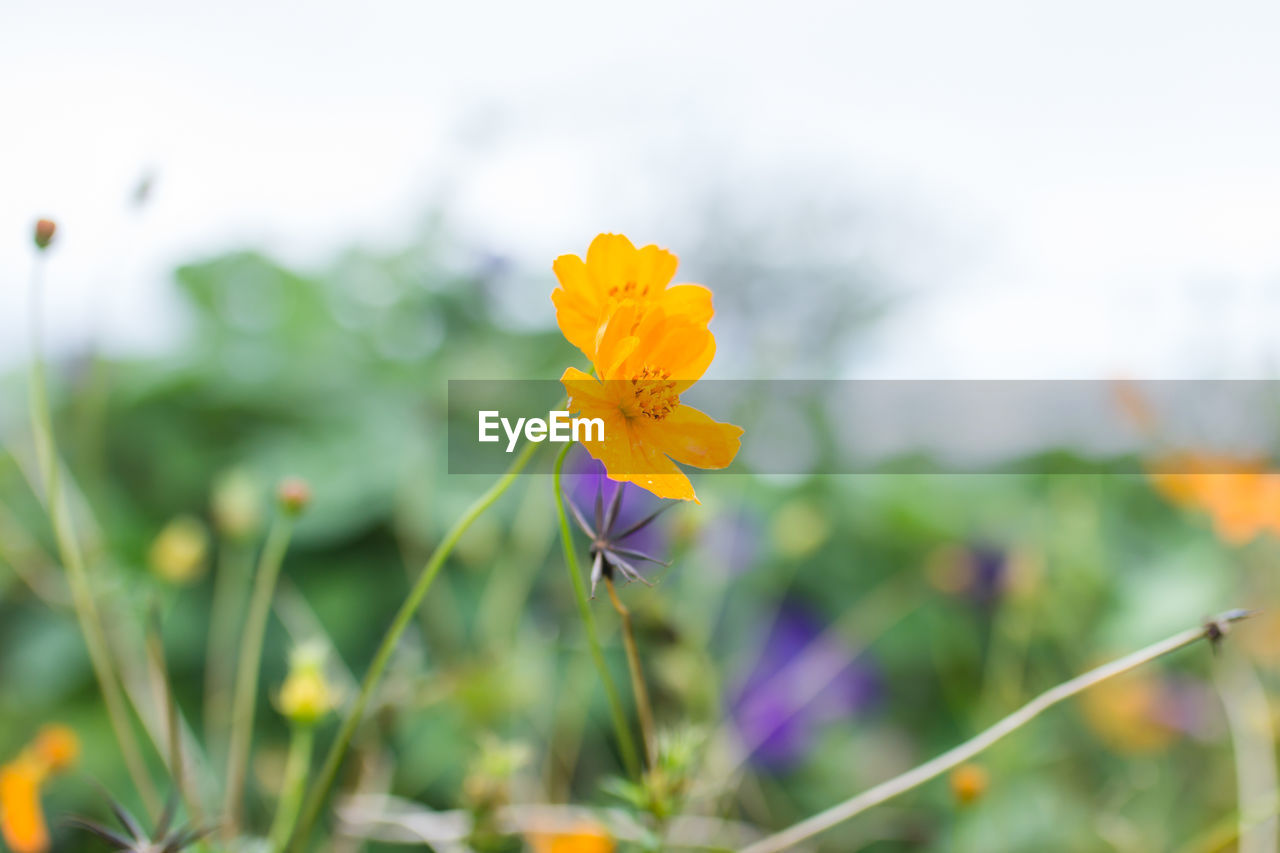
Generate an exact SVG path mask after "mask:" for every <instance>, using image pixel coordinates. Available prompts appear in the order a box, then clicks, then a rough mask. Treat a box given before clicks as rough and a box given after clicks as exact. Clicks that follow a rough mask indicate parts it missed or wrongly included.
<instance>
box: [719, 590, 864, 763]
mask: <svg viewBox="0 0 1280 853" xmlns="http://www.w3.org/2000/svg"><path fill="white" fill-rule="evenodd" d="M825 627H826V626H825V625H824V624H823V623H822V622H821V621H819V620H818V619H817V618H816V617H815V616H814V615H813V613H812V612H811V611H809V610H808V609H807V608H805V607H804V606H802V605H800V604H797V603H794V602H792V603H784V604H783V605H782V607H781V608H780V609H779V611H778V615H777V618H776V619H775V621H774V623H773V627H772V628H771V629H770V632H769V637H768V639H767V640H766V641H765V645H764V649H763V650H762V651H761V654H760V657H759V659H758V660H757V661H756V664H755V666H754V667H753V668H752V670H751V672H750V673H749V674H748V675H747V677H746V679H745V681H744V682H743V683H742V685H741V686H740V687H739V689H738V690H737V691H736V692H735V697H736V698H735V699H734V701H733V704H732V708H731V711H730V714H731V717H732V719H733V722H734V724H735V725H736V726H737V729H738V733H739V737H740V739H741V741H742V744H743V746H744V748H745V749H746V750H747V751H748V752H749V753H750V755H751V758H752V760H754V761H756V762H757V763H759V764H762V765H764V766H766V767H769V768H771V769H775V770H780V769H786V768H787V767H790V766H792V765H794V764H796V763H797V762H799V761H800V760H801V759H803V758H804V757H805V756H806V755H807V754H808V752H809V750H810V749H811V748H812V746H813V742H814V740H815V738H816V737H817V735H818V734H819V732H820V731H821V730H822V728H823V727H825V726H826V725H828V724H829V723H831V722H832V721H835V720H841V719H847V718H848V717H849V716H850V715H852V714H855V713H858V712H860V711H863V710H866V709H867V708H868V707H870V706H871V705H872V704H874V703H875V702H876V700H877V699H878V698H879V697H880V695H881V693H882V692H883V685H882V683H881V677H880V672H879V670H878V669H877V668H876V667H875V666H874V664H873V663H872V662H871V661H870V660H868V659H867V658H866V656H865V655H863V656H855V655H854V654H853V653H852V652H851V651H850V650H849V649H848V648H847V647H846V646H845V645H844V643H842V642H841V641H840V640H838V639H837V638H835V637H833V636H830V635H825V634H824V630H825Z"/></svg>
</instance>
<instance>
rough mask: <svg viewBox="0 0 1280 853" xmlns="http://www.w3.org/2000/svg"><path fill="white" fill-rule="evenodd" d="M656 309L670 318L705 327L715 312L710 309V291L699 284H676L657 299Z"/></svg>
mask: <svg viewBox="0 0 1280 853" xmlns="http://www.w3.org/2000/svg"><path fill="white" fill-rule="evenodd" d="M658 307H660V308H661V309H662V310H663V311H664V312H665V313H667V314H669V315H671V316H679V317H684V318H686V319H687V320H689V321H690V322H691V323H694V324H695V325H699V326H705V325H707V324H708V323H710V322H711V318H712V316H713V315H714V314H715V310H714V309H713V308H712V307H711V291H710V289H708V288H705V287H703V286H702V285H700V284H677V285H674V286H672V287H668V288H667V289H666V290H664V291H663V292H662V295H661V297H659V299H658Z"/></svg>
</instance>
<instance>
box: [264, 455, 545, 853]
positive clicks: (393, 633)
mask: <svg viewBox="0 0 1280 853" xmlns="http://www.w3.org/2000/svg"><path fill="white" fill-rule="evenodd" d="M537 449H538V445H537V444H535V443H532V442H530V443H528V444H526V445H525V447H524V449H523V450H521V451H520V455H519V456H517V457H516V459H515V461H514V462H512V463H511V467H510V468H508V469H507V473H505V474H503V475H502V477H501V478H500V479H499V480H498V482H496V483H494V484H493V485H492V486H490V487H489V490H488V491H487V492H485V493H484V494H483V495H481V496H480V497H478V498H477V499H476V500H475V502H474V503H473V504H471V506H469V507H467V511H466V512H464V513H463V514H462V517H461V518H459V519H458V520H457V521H456V522H454V525H453V527H452V529H450V530H449V532H448V533H446V534H445V536H444V539H442V540H441V541H440V545H439V546H438V547H437V548H436V550H435V552H434V553H432V555H431V558H430V559H429V560H428V561H427V564H426V566H425V567H423V569H422V574H420V575H419V576H418V580H417V582H416V583H415V584H414V585H413V588H412V589H411V590H410V591H409V596H408V597H407V598H406V599H405V600H404V603H403V604H402V605H400V609H399V610H398V611H397V612H396V615H395V618H394V619H392V621H391V625H390V627H388V628H387V633H386V635H385V636H384V637H383V638H382V643H381V645H379V646H378V651H377V652H376V653H375V654H374V656H373V662H372V663H371V664H370V665H369V671H368V672H367V673H365V676H364V681H363V682H361V684H360V693H359V694H358V695H357V696H356V699H355V702H353V703H352V705H351V708H350V709H349V710H348V711H347V715H346V717H345V718H344V719H343V721H342V726H341V727H340V728H339V729H338V734H337V737H336V738H335V739H334V742H333V745H332V746H330V747H329V751H328V752H327V753H326V754H325V759H324V764H322V765H321V767H320V772H319V774H318V775H317V776H316V780H315V784H313V785H312V786H311V789H310V791H308V793H307V797H306V800H305V801H304V803H303V806H302V817H301V818H300V819H299V821H298V827H297V830H296V831H295V832H294V834H293V841H292V843H291V844H290V847H289V849H290V850H294V851H301V850H303V849H305V847H306V844H307V839H308V838H309V837H310V835H311V829H312V827H313V826H314V825H315V822H316V820H317V819H318V818H319V817H320V809H321V808H323V807H324V802H325V800H326V799H327V798H328V796H329V790H330V789H331V788H332V787H333V783H334V780H335V779H336V778H337V776H338V770H339V768H340V767H341V766H342V760H343V758H344V757H345V756H346V753H347V749H348V747H350V746H351V739H352V738H353V737H354V736H355V732H356V727H357V726H359V725H360V721H361V720H362V719H363V717H364V712H365V709H366V708H367V707H368V705H369V700H370V699H371V698H372V696H373V691H374V689H375V688H376V687H377V686H378V683H379V682H380V681H381V680H382V675H383V672H384V671H385V670H386V668H387V664H388V663H390V662H391V654H392V652H394V651H395V649H396V645H397V644H398V643H399V642H400V637H401V635H402V634H404V631H405V629H406V628H407V627H408V626H409V623H410V621H412V620H413V614H414V613H415V612H417V610H418V607H419V606H421V604H422V599H423V598H425V597H426V595H427V590H429V589H431V583H432V581H434V580H435V579H436V575H438V574H439V573H440V569H441V568H442V567H443V566H444V561H445V560H446V559H448V557H449V554H450V553H451V552H452V551H453V548H454V546H455V545H457V544H458V540H459V539H461V538H462V534H463V533H465V532H466V531H467V528H468V527H470V526H471V525H472V523H473V522H474V521H475V520H476V519H477V518H479V517H480V516H481V515H482V514H483V513H484V511H485V510H487V509H488V508H489V507H490V506H492V505H493V503H494V501H496V500H497V499H498V498H499V497H501V496H502V493H503V492H505V491H506V490H507V489H508V488H510V486H511V484H512V483H513V482H514V481H515V478H516V475H518V474H519V473H520V471H521V470H523V469H524V467H525V466H526V465H528V464H529V460H530V459H532V458H533V454H534V453H535V452H536V451H537Z"/></svg>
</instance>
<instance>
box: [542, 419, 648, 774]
mask: <svg viewBox="0 0 1280 853" xmlns="http://www.w3.org/2000/svg"><path fill="white" fill-rule="evenodd" d="M571 447H573V445H572V444H566V445H565V446H564V450H562V451H560V456H559V457H558V458H557V459H556V470H555V478H554V480H555V482H554V488H555V492H556V512H557V513H559V515H560V541H561V542H562V543H563V545H564V564H565V568H567V569H568V570H569V580H571V581H572V582H573V597H574V598H575V599H576V600H577V602H578V616H579V617H581V619H582V629H583V632H584V633H585V634H586V635H587V645H588V646H589V647H590V648H591V659H592V661H594V662H595V665H596V671H597V672H598V673H599V674H600V681H601V683H602V684H604V692H605V696H606V697H607V698H608V700H609V713H610V715H611V716H612V717H613V729H614V732H615V733H616V734H617V736H618V749H619V750H620V751H621V752H622V763H623V764H625V765H626V768H627V772H628V773H629V774H631V776H633V777H635V778H639V777H640V760H639V758H637V756H636V743H635V740H634V739H633V737H632V735H631V729H630V728H629V727H628V726H627V715H626V713H625V712H624V711H623V710H622V700H621V699H620V698H619V696H618V687H617V685H615V684H614V683H613V676H611V675H610V674H609V665H608V663H606V662H605V659H604V650H603V649H601V647H600V638H599V637H598V636H597V635H596V620H595V616H593V615H592V613H591V602H590V600H589V599H588V598H587V584H586V581H584V580H583V579H582V570H581V569H580V568H579V567H578V555H577V552H576V551H575V550H574V547H573V535H572V533H571V532H570V530H569V517H568V516H566V515H565V512H564V495H563V494H562V493H561V491H560V472H561V469H562V468H564V459H565V457H566V456H568V455H569V448H571Z"/></svg>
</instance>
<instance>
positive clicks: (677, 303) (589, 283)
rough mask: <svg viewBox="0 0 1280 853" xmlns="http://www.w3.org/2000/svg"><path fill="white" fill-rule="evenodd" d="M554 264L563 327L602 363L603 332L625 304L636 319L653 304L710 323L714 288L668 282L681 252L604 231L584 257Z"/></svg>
mask: <svg viewBox="0 0 1280 853" xmlns="http://www.w3.org/2000/svg"><path fill="white" fill-rule="evenodd" d="M553 269H554V270H555V274H556V278H557V279H559V281H560V286H559V287H557V288H556V289H555V290H554V291H553V292H552V294H551V301H552V302H553V303H555V306H556V322H557V323H559V324H560V331H561V332H563V333H564V336H565V337H566V338H568V340H569V343H571V344H573V345H574V346H576V347H577V348H578V349H580V350H582V353H583V354H584V355H585V356H586V357H587V358H589V359H590V360H591V362H592V363H593V364H596V365H597V367H598V366H599V362H598V359H597V356H598V354H599V339H600V335H601V333H602V331H603V329H604V326H605V324H606V323H607V322H608V321H609V319H610V318H611V317H613V316H614V315H615V314H616V313H617V312H618V311H619V310H620V309H623V308H632V309H635V311H634V313H633V314H632V316H633V317H634V318H635V321H636V322H639V320H642V319H643V318H644V316H645V315H646V314H647V313H649V311H650V310H652V309H660V310H661V311H663V312H664V313H666V314H668V315H672V316H674V315H680V316H683V317H686V318H687V319H688V320H689V322H691V323H692V324H693V325H695V326H704V327H705V326H706V325H707V324H708V323H709V322H711V315H712V313H713V312H712V308H711V291H710V290H708V289H707V288H705V287H702V286H701V285H697V284H677V285H673V286H668V285H670V283H671V279H672V277H673V276H674V275H675V272H676V256H675V255H673V254H671V253H670V252H668V251H667V250H666V249H659V248H658V247H657V246H645V247H644V248H642V249H637V248H636V247H635V246H634V245H633V244H632V243H631V241H630V240H628V239H627V238H626V237H624V236H622V235H621V234H601V235H600V236H598V237H596V238H595V239H594V240H592V241H591V246H590V247H589V248H588V249H587V259H586V260H585V261H583V260H582V258H579V257H578V256H577V255H561V256H560V257H558V258H556V262H555V264H554V265H553Z"/></svg>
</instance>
